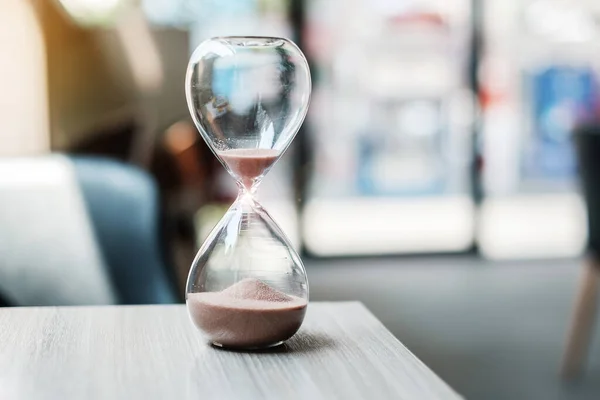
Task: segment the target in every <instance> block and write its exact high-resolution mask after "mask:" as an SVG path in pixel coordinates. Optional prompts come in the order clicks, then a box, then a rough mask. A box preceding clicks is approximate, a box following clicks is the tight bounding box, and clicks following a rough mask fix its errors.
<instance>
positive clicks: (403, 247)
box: [302, 195, 475, 256]
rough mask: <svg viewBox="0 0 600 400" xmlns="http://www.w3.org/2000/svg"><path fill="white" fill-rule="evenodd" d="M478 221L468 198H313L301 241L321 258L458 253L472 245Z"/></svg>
mask: <svg viewBox="0 0 600 400" xmlns="http://www.w3.org/2000/svg"><path fill="white" fill-rule="evenodd" d="M474 216H475V205H474V203H473V201H472V199H471V198H470V197H469V196H467V195H453V196H438V197H418V198H393V197H374V198H368V197H346V198H312V199H311V200H310V201H309V202H308V203H307V205H306V208H305V210H304V214H303V216H302V218H303V223H302V226H303V227H304V231H303V240H304V243H305V245H306V247H307V250H309V252H311V253H312V254H315V255H317V256H342V255H383V254H400V253H429V252H460V251H466V250H468V249H469V248H470V247H471V246H472V244H473V240H474V236H473V234H474V228H475V218H474Z"/></svg>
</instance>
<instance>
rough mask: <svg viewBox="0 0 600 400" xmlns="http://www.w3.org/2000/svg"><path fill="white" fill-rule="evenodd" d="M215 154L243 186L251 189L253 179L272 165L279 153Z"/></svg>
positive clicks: (250, 150) (247, 150)
mask: <svg viewBox="0 0 600 400" xmlns="http://www.w3.org/2000/svg"><path fill="white" fill-rule="evenodd" d="M217 154H218V155H219V157H221V159H222V160H223V161H224V162H225V163H226V164H227V165H228V166H229V168H230V169H231V171H233V173H234V174H235V175H236V176H237V177H238V178H240V179H241V180H242V183H243V184H244V186H245V187H246V188H251V187H252V185H253V184H254V181H255V179H256V178H258V177H259V176H261V175H262V174H263V173H264V172H265V170H266V169H267V168H269V167H270V166H271V165H273V163H274V162H275V161H276V160H277V158H278V157H279V154H280V152H279V150H275V149H231V150H224V151H219V152H218V153H217Z"/></svg>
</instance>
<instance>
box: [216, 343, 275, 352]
mask: <svg viewBox="0 0 600 400" xmlns="http://www.w3.org/2000/svg"><path fill="white" fill-rule="evenodd" d="M284 343H285V341H284V340H281V341H279V342H276V343H272V344H267V345H264V346H250V347H244V346H227V345H223V344H221V343H218V342H210V344H211V345H213V346H214V347H217V348H219V349H225V350H246V351H256V350H267V349H273V348H275V347H279V346H282V345H283V344H284Z"/></svg>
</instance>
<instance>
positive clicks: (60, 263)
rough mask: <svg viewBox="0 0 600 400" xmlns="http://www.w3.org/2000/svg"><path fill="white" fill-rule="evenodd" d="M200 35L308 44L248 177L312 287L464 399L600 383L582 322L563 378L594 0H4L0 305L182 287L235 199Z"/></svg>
mask: <svg viewBox="0 0 600 400" xmlns="http://www.w3.org/2000/svg"><path fill="white" fill-rule="evenodd" d="M218 35H245V36H247V35H264V36H284V37H289V38H291V39H292V40H294V41H295V42H296V43H297V44H298V45H299V47H300V48H301V49H302V50H303V51H304V53H305V54H306V56H307V58H308V60H309V64H310V66H311V72H312V78H313V97H312V102H311V108H310V110H309V115H308V117H307V120H306V122H305V124H304V126H303V128H302V129H301V131H300V133H299V134H298V136H297V137H296V139H295V141H294V142H293V144H292V146H291V147H290V149H289V150H288V152H287V153H286V155H285V156H284V157H283V158H282V159H281V160H280V161H279V163H278V164H277V165H276V166H275V167H274V168H273V169H272V170H271V172H270V173H269V175H268V176H267V177H266V178H265V181H264V182H263V183H262V184H261V187H260V190H259V195H258V196H259V198H260V200H261V203H262V204H263V205H264V206H265V208H266V209H268V210H269V212H270V213H271V214H272V215H273V217H274V219H275V220H276V221H277V222H278V223H279V224H280V225H281V227H282V228H283V230H284V231H285V232H286V234H287V235H288V237H289V238H290V240H291V241H292V243H293V244H294V246H295V247H296V248H297V249H298V250H299V251H301V253H302V255H303V259H304V260H305V264H306V267H307V271H308V276H309V280H310V283H311V300H313V301H324V300H360V301H363V302H364V303H365V304H366V305H367V307H368V308H369V309H370V310H372V311H373V313H374V314H375V315H376V316H377V317H378V318H379V319H381V320H382V322H383V323H384V324H385V325H386V326H387V327H388V328H389V329H390V330H391V331H392V332H393V333H394V334H395V335H396V336H397V337H398V338H399V339H400V340H401V341H402V342H403V343H404V344H406V345H407V346H408V347H409V348H410V349H411V350H412V351H413V352H414V353H415V354H416V355H417V356H418V357H419V358H421V359H422V360H423V361H424V362H425V363H426V364H427V365H428V366H429V367H431V368H432V369H433V370H434V371H435V372H436V373H438V374H439V375H440V376H441V377H442V378H443V379H444V380H446V381H447V382H448V383H449V384H450V385H451V386H452V387H454V388H455V389H456V390H457V391H458V392H460V393H462V394H463V395H465V396H466V397H467V398H473V399H549V400H550V399H598V398H600V380H598V379H595V378H594V376H597V375H598V374H599V373H600V347H599V346H600V337H598V335H597V334H596V335H593V334H592V336H591V338H586V337H585V335H584V339H583V341H584V342H587V339H590V340H589V342H590V343H591V347H590V348H589V349H586V351H585V352H583V353H585V354H586V355H588V357H587V360H586V359H585V358H586V357H583V358H584V360H583V363H584V368H583V370H584V371H585V372H586V374H585V375H584V376H583V378H582V379H580V380H579V381H577V382H575V383H573V382H571V383H568V384H567V383H565V382H564V381H563V380H561V379H560V376H559V371H560V365H561V357H562V356H563V353H564V351H565V346H566V344H567V336H568V331H569V325H570V323H571V312H572V310H573V308H574V306H575V304H576V298H577V293H578V290H579V289H578V280H579V279H583V280H584V283H585V282H587V281H589V280H590V279H591V280H595V279H597V276H596V275H594V273H587V275H586V274H582V272H585V271H588V269H587V268H588V267H586V266H585V265H586V264H585V259H586V257H585V256H584V253H585V252H586V249H587V248H588V247H590V244H589V243H590V239H589V238H590V237H591V235H590V233H591V231H590V227H591V226H593V224H591V223H590V218H591V216H592V214H593V213H592V212H590V211H589V210H590V209H591V208H590V207H591V206H592V205H590V204H589V202H587V203H586V201H585V200H584V197H585V196H584V195H583V194H582V191H581V189H580V187H581V185H580V183H579V180H578V168H577V156H576V151H575V148H574V146H573V140H572V137H573V133H574V132H577V130H578V129H580V128H581V129H582V127H586V129H588V130H590V131H591V132H592V133H593V134H598V133H599V132H600V128H596V127H597V126H600V107H599V106H600V103H599V100H600V92H599V87H598V72H599V65H598V63H599V60H600V59H599V58H598V57H597V50H598V45H599V44H600V3H598V2H597V1H594V0H577V1H575V0H228V1H217V0H2V3H1V5H0V48H1V51H0V87H1V88H2V89H3V93H4V94H3V95H0V259H1V260H2V261H0V299H1V300H0V301H1V303H2V304H4V305H6V306H19V305H52V304H111V303H118V304H138V303H172V302H180V301H183V293H184V286H185V280H186V277H187V272H188V269H189V266H190V263H191V261H192V259H193V257H194V255H195V253H196V251H197V249H198V247H199V245H200V244H201V243H202V242H203V240H204V239H205V238H206V236H207V235H208V233H209V232H210V230H211V229H212V227H213V226H214V225H215V224H216V223H217V222H218V220H219V219H220V218H221V217H222V215H223V214H224V213H225V211H226V210H227V208H228V206H229V205H230V204H231V203H232V202H233V200H234V199H235V197H236V194H237V188H236V186H235V184H234V182H233V180H232V179H231V178H230V177H229V176H228V175H227V174H226V172H225V170H224V169H223V168H222V167H221V166H220V164H219V163H218V162H217V161H216V160H215V158H214V156H213V155H212V153H211V152H210V150H209V149H208V148H207V146H206V145H205V143H204V142H203V141H202V139H201V138H200V136H199V134H198V132H197V131H196V128H195V127H194V125H193V123H192V122H191V119H190V116H189V113H188V110H187V106H186V101H185V95H184V88H183V83H184V76H185V70H186V66H187V62H188V59H189V56H190V54H191V52H192V51H193V49H194V48H195V47H196V46H197V45H198V44H199V43H200V42H201V41H203V40H204V39H207V38H209V37H212V36H218ZM597 157H598V159H599V160H600V154H597ZM599 184H600V183H599ZM583 192H585V191H583ZM586 205H587V207H586ZM592 250H593V249H592ZM589 258H592V259H593V257H589ZM589 258H587V259H589ZM588 272H589V271H588ZM581 276H583V278H580V277H581ZM596 283H597V282H596ZM584 286H585V285H584ZM590 287H592V290H591V292H589V293H588V298H589V297H590V296H591V299H592V300H591V304H593V303H595V289H593V287H594V285H592V286H590ZM594 313H595V309H594V307H591V311H590V312H589V315H588V317H589V318H591V322H589V324H588V325H589V326H590V327H593V325H594V322H593V321H594V320H593V314H594ZM589 318H588V319H589ZM592 332H593V330H592ZM576 347H577V346H576ZM583 347H585V346H583Z"/></svg>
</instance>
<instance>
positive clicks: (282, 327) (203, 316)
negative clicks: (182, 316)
mask: <svg viewBox="0 0 600 400" xmlns="http://www.w3.org/2000/svg"><path fill="white" fill-rule="evenodd" d="M306 306H307V301H306V300H304V299H301V298H299V297H296V296H290V295H287V294H285V293H282V292H280V291H278V290H276V289H273V288H272V287H271V286H269V285H267V284H266V283H264V282H262V281H260V280H258V279H244V280H242V281H240V282H238V283H236V284H235V285H232V286H230V287H229V288H227V289H225V290H223V291H221V292H203V293H190V294H188V296H187V307H188V311H189V313H190V317H191V319H192V321H193V322H194V324H195V325H196V327H198V328H199V329H200V330H202V331H203V332H204V333H205V334H206V335H207V336H208V338H209V340H210V341H212V342H213V343H215V344H219V345H223V346H227V347H245V348H253V347H267V346H271V345H274V344H277V343H279V342H282V341H284V340H287V339H289V338H290V337H292V336H293V335H294V334H295V333H296V332H297V331H298V329H299V328H300V325H301V324H302V321H303V320H304V314H305V313H306Z"/></svg>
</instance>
